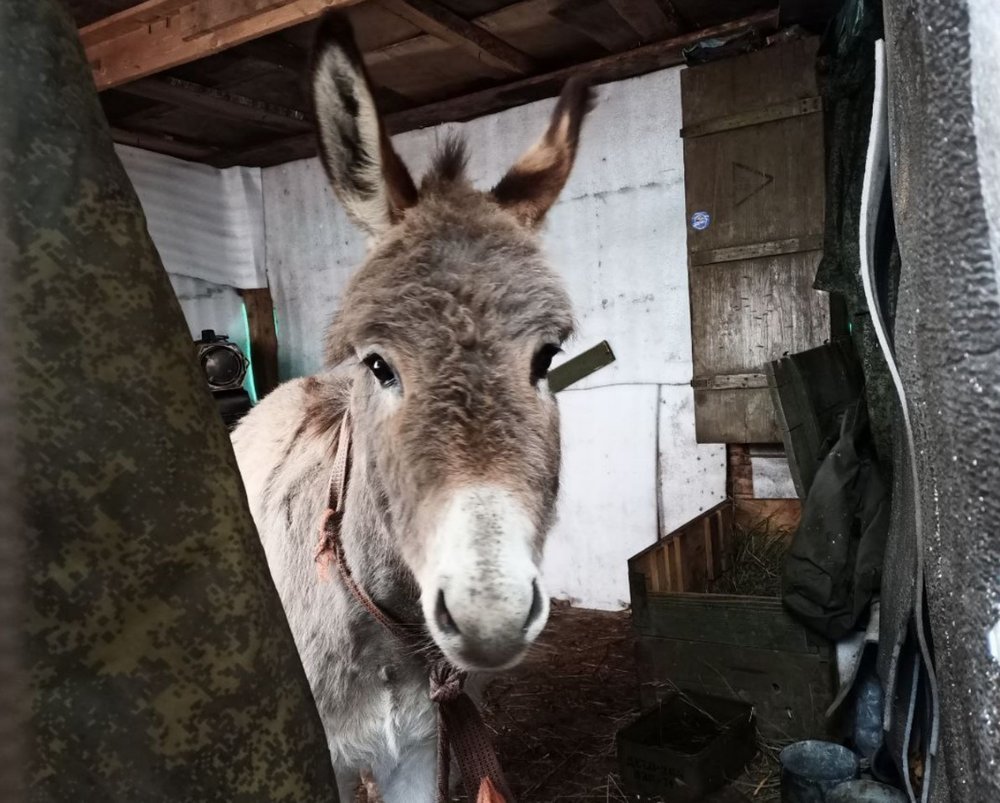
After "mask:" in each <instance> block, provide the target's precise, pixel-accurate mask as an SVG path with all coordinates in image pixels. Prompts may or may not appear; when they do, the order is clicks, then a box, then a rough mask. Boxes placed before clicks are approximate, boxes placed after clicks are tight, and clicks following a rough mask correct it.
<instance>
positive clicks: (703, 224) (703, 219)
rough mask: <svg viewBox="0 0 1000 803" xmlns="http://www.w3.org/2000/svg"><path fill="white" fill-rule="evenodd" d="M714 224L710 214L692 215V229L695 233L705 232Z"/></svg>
mask: <svg viewBox="0 0 1000 803" xmlns="http://www.w3.org/2000/svg"><path fill="white" fill-rule="evenodd" d="M711 222H712V216H711V215H710V214H708V212H695V213H694V214H693V215H691V228H692V229H694V230H695V231H704V230H705V229H707V228H708V226H709V224H710V223H711Z"/></svg>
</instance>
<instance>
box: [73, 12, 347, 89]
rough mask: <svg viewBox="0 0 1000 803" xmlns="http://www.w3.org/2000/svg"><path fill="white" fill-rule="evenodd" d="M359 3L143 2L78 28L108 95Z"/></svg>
mask: <svg viewBox="0 0 1000 803" xmlns="http://www.w3.org/2000/svg"><path fill="white" fill-rule="evenodd" d="M356 2H359V0H228V2H225V3H220V2H217V0H186V1H184V0H147V2H145V3H141V4H140V5H138V6H133V7H132V8H129V9H126V10H125V11H122V12H119V13H118V14H114V15H113V16H111V17H108V18H106V19H103V20H99V21H98V22H95V23H94V24H92V25H88V26H86V27H85V28H82V29H81V31H80V39H81V41H82V42H83V45H84V48H85V49H86V51H87V58H88V60H89V61H90V64H91V68H92V70H93V74H94V81H95V83H96V84H97V88H98V89H110V88H111V87H117V86H121V85H122V84H125V83H127V82H129V81H134V80H136V79H139V78H145V77H146V76H149V75H153V74H155V73H158V72H162V71H163V70H168V69H170V68H171V67H176V66H178V65H180V64H186V63H188V62H191V61H195V60H197V59H200V58H204V57H206V56H210V55H212V54H214V53H218V52H219V51H222V50H226V49H227V48H230V47H235V46H236V45H240V44H243V43H244V42H249V41H251V40H253V39H257V38H260V37H262V36H267V35H268V34H271V33H275V32H276V31H280V30H284V29H285V28H289V27H291V26H293V25H298V24H299V23H302V22H308V21H309V20H312V19H316V18H317V17H319V16H320V15H321V14H323V12H324V11H326V10H327V9H330V8H341V7H346V6H349V5H353V4H354V3H356Z"/></svg>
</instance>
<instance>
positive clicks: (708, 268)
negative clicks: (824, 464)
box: [690, 251, 829, 443]
mask: <svg viewBox="0 0 1000 803" xmlns="http://www.w3.org/2000/svg"><path fill="white" fill-rule="evenodd" d="M819 256H820V255H819V253H818V252H815V251H811V252H803V253H800V254H784V255H782V256H776V257H769V258H767V259H754V260H747V261H745V262H732V263H724V264H717V265H705V266H702V267H699V268H698V270H696V271H692V272H691V276H690V282H691V286H690V292H691V316H692V322H691V323H692V331H693V332H695V334H696V339H695V343H694V344H693V357H694V366H693V372H692V373H693V374H694V376H697V377H703V376H714V375H717V374H748V373H763V372H764V366H765V365H766V364H767V363H768V362H770V361H771V360H774V359H777V358H779V357H781V356H782V355H783V354H785V353H786V352H792V353H794V352H798V351H804V350H806V349H811V348H814V347H816V346H818V345H821V344H822V343H823V342H824V340H825V339H826V338H827V337H828V334H829V304H828V302H827V294H826V293H824V292H822V291H820V290H814V289H813V286H812V285H813V280H814V279H815V274H816V265H817V263H818V261H819ZM762 389H763V392H764V394H765V395H766V394H767V390H766V385H763V386H762ZM780 441H781V438H777V439H774V438H746V439H744V440H742V441H740V443H779V442H780Z"/></svg>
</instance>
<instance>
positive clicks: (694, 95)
mask: <svg viewBox="0 0 1000 803" xmlns="http://www.w3.org/2000/svg"><path fill="white" fill-rule="evenodd" d="M818 47H819V39H818V38H817V37H807V38H803V39H798V40H795V41H792V42H788V43H785V44H782V45H779V46H776V47H769V48H765V49H763V50H759V51H757V52H755V53H749V54H747V55H745V56H740V57H738V58H734V59H724V60H722V61H718V62H714V63H711V64H705V65H702V66H699V67H697V68H692V69H690V70H685V71H684V72H683V73H681V93H682V95H683V96H684V101H683V106H682V118H683V125H684V128H687V129H690V128H692V127H693V126H696V125H701V124H704V123H707V122H709V121H712V120H718V119H720V118H724V117H729V116H732V115H740V114H746V113H748V112H757V111H759V110H761V109H767V108H770V107H773V106H779V105H781V104H785V103H789V102H793V101H797V100H806V99H808V98H815V97H816V96H817V95H818V94H819V91H818V87H817V84H816V70H815V66H814V65H815V58H816V51H817V49H818Z"/></svg>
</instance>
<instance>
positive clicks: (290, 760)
mask: <svg viewBox="0 0 1000 803" xmlns="http://www.w3.org/2000/svg"><path fill="white" fill-rule="evenodd" d="M0 86H2V87H3V89H2V92H3V97H2V99H0V100H2V103H0V197H3V198H4V209H3V211H4V213H5V214H4V216H3V218H4V224H3V226H4V230H3V232H2V236H0V241H2V240H4V239H5V240H6V241H7V242H6V244H5V245H6V247H5V250H7V249H8V248H9V249H10V251H11V253H12V254H13V257H12V258H11V259H10V264H8V266H7V267H8V268H10V269H11V272H12V273H13V279H14V282H13V286H12V287H9V288H7V290H8V291H9V292H5V293H4V300H5V309H3V310H2V314H3V319H4V322H5V324H7V325H8V326H9V329H10V333H11V336H12V344H13V350H14V354H15V363H14V370H15V373H16V397H17V398H16V410H17V418H18V426H19V431H18V435H17V438H16V449H17V453H18V460H19V477H18V481H19V496H20V500H21V501H22V503H23V518H24V523H25V525H26V529H27V554H26V564H27V565H26V571H25V573H26V578H25V609H26V610H25V631H24V632H25V634H26V645H25V667H26V670H27V672H28V681H29V682H30V718H31V721H30V723H29V724H30V737H29V742H28V744H27V767H26V771H27V781H28V793H27V797H28V799H30V800H36V801H59V802H60V803H68V801H74V802H76V801H100V803H109V802H111V801H121V802H122V803H155V802H157V801H226V803H235V801H248V802H249V801H254V803H257V802H258V801H259V802H260V803H264V801H268V802H269V803H270V801H295V802H296V803H303V802H304V801H323V803H330V801H336V800H337V792H336V786H335V783H334V777H333V771H332V769H331V766H330V760H329V754H328V752H327V748H326V741H325V738H324V736H323V731H322V726H321V724H320V721H319V717H318V715H317V713H316V710H315V706H314V704H313V701H312V697H311V695H310V692H309V688H308V685H307V683H306V679H305V675H304V673H303V670H302V667H301V665H300V663H299V660H298V656H297V654H296V651H295V647H294V644H293V642H292V638H291V634H290V632H289V630H288V625H287V623H286V621H285V617H284V613H283V611H282V609H281V606H280V603H279V601H278V597H277V594H276V592H275V590H274V587H273V585H272V582H271V579H270V576H269V574H268V570H267V566H266V563H265V559H264V554H263V551H262V549H261V546H260V543H259V541H258V539H257V535H256V533H255V531H254V526H253V522H252V520H251V518H250V514H249V512H248V509H247V504H246V499H245V496H244V492H243V489H242V485H241V483H240V479H239V475H238V473H237V468H236V463H235V461H234V459H233V455H232V451H231V448H230V444H229V441H228V437H227V434H226V431H225V429H224V428H223V425H222V422H221V421H220V420H219V416H218V413H217V411H216V409H215V407H214V405H213V402H212V399H211V397H210V395H209V393H208V391H207V389H206V388H205V386H204V379H203V377H201V376H200V375H199V373H198V369H197V366H196V364H195V362H194V360H193V356H192V344H191V341H190V339H189V337H188V333H187V328H186V327H185V325H184V321H183V319H182V316H181V311H180V308H179V306H178V304H177V301H176V299H175V297H174V294H173V291H172V290H171V287H170V284H169V282H168V280H167V277H166V274H165V273H164V271H163V268H162V266H161V264H160V261H159V258H158V256H157V254H156V252H155V250H154V248H153V245H152V243H151V241H150V239H149V236H148V234H147V231H146V224H145V220H144V218H143V215H142V211H141V209H140V207H139V203H138V201H137V199H136V197H135V194H134V192H133V190H132V187H131V185H130V184H129V181H128V179H127V177H126V175H125V173H124V171H123V169H122V167H121V165H120V163H119V161H118V159H117V157H116V156H115V154H114V151H113V149H112V144H111V138H110V134H109V131H108V127H107V124H106V122H105V120H104V117H103V114H102V112H101V108H100V105H99V103H98V100H97V95H96V92H95V90H94V86H93V82H92V80H91V77H90V74H89V69H88V66H87V63H86V60H85V57H84V54H83V51H82V49H81V47H80V44H79V42H78V39H77V36H76V31H75V29H74V27H73V24H72V22H71V20H70V19H69V18H68V16H67V15H66V14H65V12H64V11H63V10H62V9H61V8H60V7H59V6H58V5H57V4H56V3H55V2H53V0H3V2H0ZM5 791H6V790H5Z"/></svg>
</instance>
